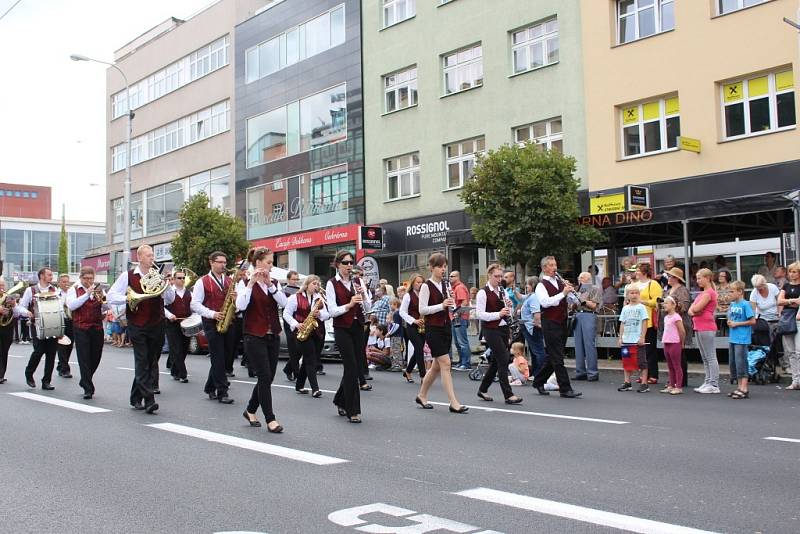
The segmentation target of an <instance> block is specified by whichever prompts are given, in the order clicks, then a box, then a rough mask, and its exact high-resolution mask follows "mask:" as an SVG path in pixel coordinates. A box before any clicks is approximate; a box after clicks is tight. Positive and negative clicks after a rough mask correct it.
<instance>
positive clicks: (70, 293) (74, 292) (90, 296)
mask: <svg viewBox="0 0 800 534" xmlns="http://www.w3.org/2000/svg"><path fill="white" fill-rule="evenodd" d="M78 287H83V286H82V285H81V286H77V285H74V286H72V287H71V288H69V289H68V290H67V295H66V299H67V308H69V311H75V310H77V309H78V308H80V307H81V306H83V305H84V304H86V302H87V301H89V300H94V292H93V291H89V290H90V289H91V286H89V287H88V288H87V287H83V289H84V291H86V293H84V294H83V295H81V296H80V297H79V296H78Z"/></svg>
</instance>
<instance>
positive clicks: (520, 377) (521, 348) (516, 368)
mask: <svg viewBox="0 0 800 534" xmlns="http://www.w3.org/2000/svg"><path fill="white" fill-rule="evenodd" d="M511 358H512V360H511V363H509V364H508V374H509V377H508V382H509V385H512V386H524V385H525V384H527V383H528V379H529V378H530V368H529V367H528V360H526V359H525V345H523V344H522V343H520V342H516V343H512V344H511Z"/></svg>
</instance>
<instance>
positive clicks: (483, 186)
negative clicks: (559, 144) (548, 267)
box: [460, 143, 604, 265]
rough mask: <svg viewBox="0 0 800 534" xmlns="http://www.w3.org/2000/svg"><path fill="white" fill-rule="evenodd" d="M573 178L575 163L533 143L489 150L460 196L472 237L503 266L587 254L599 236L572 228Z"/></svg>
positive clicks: (584, 228) (575, 210)
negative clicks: (497, 258)
mask: <svg viewBox="0 0 800 534" xmlns="http://www.w3.org/2000/svg"><path fill="white" fill-rule="evenodd" d="M574 173H575V158H573V157H571V156H565V155H563V154H561V153H560V152H557V151H555V150H542V149H541V148H540V147H537V146H536V145H535V144H531V143H529V144H527V145H525V146H522V147H520V146H517V145H503V146H501V147H500V148H498V149H497V150H490V151H489V152H488V154H486V155H485V156H483V157H479V159H478V162H477V165H476V167H475V175H474V179H472V180H470V181H468V182H467V183H466V184H465V185H464V189H463V191H462V192H461V194H460V198H461V200H462V201H463V202H464V204H465V205H466V211H467V213H468V214H470V215H471V216H472V217H473V220H474V221H473V225H472V232H473V234H474V235H475V237H476V238H477V240H478V241H480V242H481V243H485V244H486V245H488V246H490V247H492V248H495V249H497V253H498V257H499V259H500V260H501V261H502V262H504V263H506V264H507V265H510V264H514V265H516V264H522V265H526V264H527V263H528V262H538V260H539V259H540V258H541V257H543V256H547V255H554V256H566V255H570V254H576V253H580V252H584V251H586V250H590V249H591V248H593V247H594V245H596V244H597V243H600V242H602V241H603V240H604V236H603V235H602V234H601V233H600V232H599V231H597V230H596V229H595V228H592V227H588V226H582V225H580V224H579V223H578V217H579V216H580V210H579V207H578V187H579V185H580V181H579V180H578V179H576V178H575V177H574Z"/></svg>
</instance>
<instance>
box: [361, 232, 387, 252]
mask: <svg viewBox="0 0 800 534" xmlns="http://www.w3.org/2000/svg"><path fill="white" fill-rule="evenodd" d="M361 248H366V249H372V250H380V249H382V248H383V228H381V227H380V226H362V227H361Z"/></svg>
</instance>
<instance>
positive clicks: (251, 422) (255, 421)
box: [242, 410, 261, 426]
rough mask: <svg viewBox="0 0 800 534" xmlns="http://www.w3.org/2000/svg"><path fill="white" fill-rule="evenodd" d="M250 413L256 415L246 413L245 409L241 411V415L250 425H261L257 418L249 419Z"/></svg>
mask: <svg viewBox="0 0 800 534" xmlns="http://www.w3.org/2000/svg"><path fill="white" fill-rule="evenodd" d="M250 415H252V416H253V417H255V416H256V414H248V413H247V410H245V411H243V412H242V417H244V418H245V419H247V422H248V423H250V426H261V422H260V421H259V420H258V419H250Z"/></svg>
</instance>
